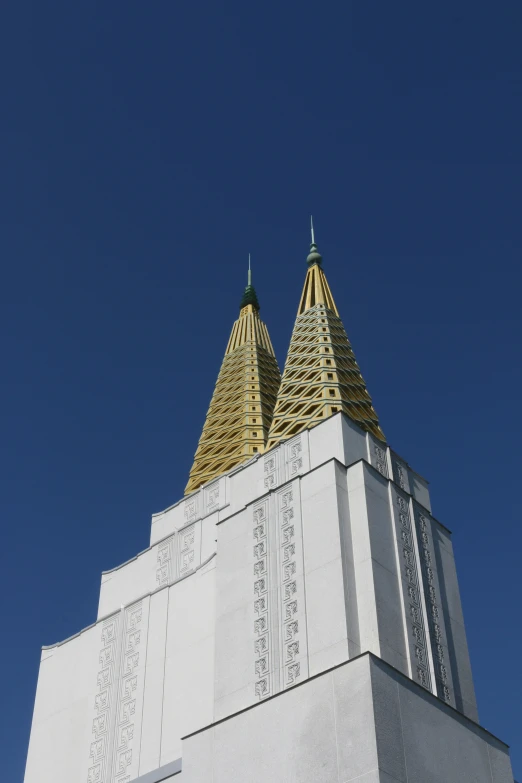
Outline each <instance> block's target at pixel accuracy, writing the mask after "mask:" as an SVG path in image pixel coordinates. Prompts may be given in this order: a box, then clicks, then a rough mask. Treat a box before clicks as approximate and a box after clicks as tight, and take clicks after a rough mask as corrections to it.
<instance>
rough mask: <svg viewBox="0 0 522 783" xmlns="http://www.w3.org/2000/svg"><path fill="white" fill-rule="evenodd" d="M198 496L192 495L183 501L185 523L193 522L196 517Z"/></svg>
mask: <svg viewBox="0 0 522 783" xmlns="http://www.w3.org/2000/svg"><path fill="white" fill-rule="evenodd" d="M198 497H199V496H198V495H197V494H196V495H192V496H191V497H189V498H187V499H186V500H185V508H184V511H183V513H184V516H185V522H186V523H189V522H193V521H194V520H195V519H196V517H197V515H198Z"/></svg>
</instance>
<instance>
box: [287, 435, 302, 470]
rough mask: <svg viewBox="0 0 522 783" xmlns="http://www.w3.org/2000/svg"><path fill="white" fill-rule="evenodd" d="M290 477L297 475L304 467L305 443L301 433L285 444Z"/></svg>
mask: <svg viewBox="0 0 522 783" xmlns="http://www.w3.org/2000/svg"><path fill="white" fill-rule="evenodd" d="M285 448H286V459H287V463H288V473H289V478H291V477H292V476H295V475H296V474H297V473H299V471H300V470H302V467H303V444H302V442H301V436H300V435H299V436H298V437H297V438H294V440H292V441H290V442H289V443H287V444H286V445H285Z"/></svg>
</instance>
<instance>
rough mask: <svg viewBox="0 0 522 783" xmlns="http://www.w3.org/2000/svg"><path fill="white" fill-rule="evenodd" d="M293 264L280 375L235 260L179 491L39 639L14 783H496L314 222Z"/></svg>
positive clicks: (446, 592) (427, 518)
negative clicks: (234, 296)
mask: <svg viewBox="0 0 522 783" xmlns="http://www.w3.org/2000/svg"><path fill="white" fill-rule="evenodd" d="M307 265H308V266H307V270H306V278H305V284H304V289H303V293H302V296H301V300H300V302H299V305H298V312H297V319H296V321H295V326H294V330H293V334H292V338H291V343H290V348H289V352H288V357H287V359H286V363H285V367H284V372H283V377H282V379H281V380H280V376H279V370H278V366H277V362H276V359H275V356H274V352H273V349H272V345H271V342H270V338H269V336H268V331H267V328H266V326H265V325H264V324H263V322H262V321H261V320H260V317H259V303H258V300H257V296H256V294H255V291H254V289H253V287H252V285H251V279H250V277H249V281H248V283H249V284H248V286H247V289H246V291H245V294H244V297H243V300H242V302H241V308H240V314H239V319H238V320H237V321H236V322H235V324H234V326H233V329H232V334H231V336H230V340H229V343H228V346H227V349H226V353H225V358H224V360H223V364H222V368H221V371H220V373H219V377H218V380H217V383H216V388H215V391H214V395H213V397H212V401H211V403H210V407H209V411H208V413H207V418H206V421H205V424H204V427H203V432H202V435H201V438H200V441H199V446H198V449H197V452H196V456H195V459H194V464H193V467H192V470H191V472H190V477H189V482H188V485H187V490H186V494H185V496H184V497H182V498H181V499H179V500H177V501H176V502H175V503H174V504H173V505H172V506H170V507H169V508H167V509H166V510H164V511H161V512H160V513H157V514H154V515H153V516H152V522H151V534H150V546H149V547H148V548H147V549H145V550H144V551H143V552H140V553H138V554H137V555H136V557H134V558H133V559H132V560H130V561H128V562H126V563H123V564H122V565H120V566H118V567H117V568H113V569H111V570H110V571H106V572H104V573H103V574H102V576H101V586H100V598H99V606H98V616H97V619H96V620H95V622H94V623H93V624H92V625H91V626H89V627H88V628H85V629H83V630H81V631H79V632H78V633H76V634H75V635H74V636H71V637H70V638H69V639H66V640H65V641H61V642H58V643H55V644H52V645H50V646H46V647H44V648H43V650H42V656H41V664H40V674H39V680H38V688H37V693H36V701H35V708H34V715H33V723H32V729H31V737H30V744H29V753H28V760H27V768H26V775H25V783H47V781H52V783H131V782H134V781H135V782H136V783H159V782H160V781H169V782H170V783H231V782H232V781H238V783H267V781H275V782H280V783H312V782H313V783H349V782H350V781H353V783H355V782H356V781H357V783H439V782H440V783H513V776H512V772H511V765H510V760H509V752H508V748H507V746H506V745H505V744H504V743H503V742H502V741H501V740H499V739H498V738H496V737H495V736H493V735H492V734H491V733H489V732H488V731H486V730H485V729H484V728H482V727H481V726H480V724H479V722H478V713H477V705H476V700H475V692H474V687H473V678H472V672H471V666H470V660H469V655H468V646H467V641H466V632H465V628H464V619H463V615H462V608H461V602H460V596H459V587H458V582H457V572H456V567H455V560H454V556H453V548H452V540H451V539H452V537H451V533H450V531H449V530H448V529H447V528H446V527H445V526H444V524H443V522H441V521H439V520H438V519H437V518H436V517H435V516H434V514H433V512H432V508H431V501H430V494H429V486H428V482H427V481H426V479H424V478H423V477H422V476H421V475H419V473H418V472H417V471H416V470H415V469H414V468H413V467H412V466H410V465H409V464H408V462H407V460H406V459H405V458H404V457H403V456H400V455H399V454H397V453H396V452H395V451H394V450H393V449H392V448H391V447H390V445H389V444H388V442H387V441H386V439H385V436H384V433H383V430H382V429H381V426H380V423H379V420H378V417H377V414H376V412H375V410H374V408H373V404H372V401H371V398H370V395H369V393H368V391H367V389H366V386H365V383H364V381H363V378H362V375H361V372H360V369H359V366H358V365H357V363H356V360H355V357H354V354H353V351H352V348H351V345H350V343H349V341H348V338H347V335H346V332H345V329H344V327H343V324H342V322H341V319H340V317H339V312H338V310H337V307H336V305H335V302H334V298H333V295H332V292H331V290H330V287H329V285H328V282H327V280H326V277H325V273H324V270H323V263H322V257H321V255H320V254H319V251H318V248H317V245H316V243H315V238H314V236H313V235H312V247H311V251H310V254H309V256H308V259H307ZM296 300H297V296H296ZM405 361H406V360H405ZM427 447H428V445H426V448H427Z"/></svg>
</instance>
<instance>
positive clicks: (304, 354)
mask: <svg viewBox="0 0 522 783" xmlns="http://www.w3.org/2000/svg"><path fill="white" fill-rule="evenodd" d="M311 230H312V244H311V246H310V254H309V255H308V258H307V263H308V271H307V273H306V278H305V282H304V287H303V293H302V295H301V301H300V303H299V308H298V310H297V318H296V321H295V325H294V330H293V332H292V338H291V340H290V348H289V350H288V356H287V358H286V364H285V369H284V372H283V378H282V380H281V386H280V388H279V392H278V395H277V402H276V406H275V410H274V417H273V420H272V426H271V427H270V433H269V436H268V443H267V449H270V448H272V446H275V445H276V444H277V443H279V441H280V440H283V439H285V438H290V437H291V436H292V435H296V434H297V433H298V432H302V430H304V429H306V428H307V427H312V426H313V425H314V424H319V422H321V421H324V420H325V419H326V418H327V417H328V416H331V415H332V414H334V413H337V412H338V411H343V412H344V413H346V414H347V415H348V416H350V418H352V419H353V420H354V421H355V422H356V423H357V424H358V425H359V426H360V427H362V429H364V430H367V431H368V432H371V433H372V434H373V435H375V436H376V437H377V438H379V439H380V440H384V434H383V432H382V430H381V428H380V426H379V421H378V418H377V414H376V413H375V410H374V408H373V405H372V401H371V397H370V395H369V394H368V391H367V389H366V385H365V383H364V380H363V377H362V375H361V371H360V370H359V366H358V364H357V362H356V360H355V356H354V353H353V351H352V347H351V345H350V342H349V340H348V337H347V335H346V332H345V330H344V326H343V324H342V321H341V319H340V318H339V313H338V311H337V307H336V306H335V302H334V299H333V296H332V292H331V291H330V286H329V285H328V281H327V280H326V276H325V274H324V272H323V269H322V263H323V259H322V256H321V254H320V253H319V250H318V249H317V245H316V243H315V236H314V228H313V223H312V224H311Z"/></svg>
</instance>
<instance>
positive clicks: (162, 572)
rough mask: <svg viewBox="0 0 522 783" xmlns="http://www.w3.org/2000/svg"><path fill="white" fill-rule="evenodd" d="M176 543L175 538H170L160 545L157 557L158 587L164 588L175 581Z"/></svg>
mask: <svg viewBox="0 0 522 783" xmlns="http://www.w3.org/2000/svg"><path fill="white" fill-rule="evenodd" d="M174 541H175V537H174V536H170V538H167V539H165V541H162V542H161V543H160V544H158V547H157V555H156V583H157V586H158V587H164V586H165V585H168V584H170V583H171V582H172V580H173V579H174V554H173V553H174Z"/></svg>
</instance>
